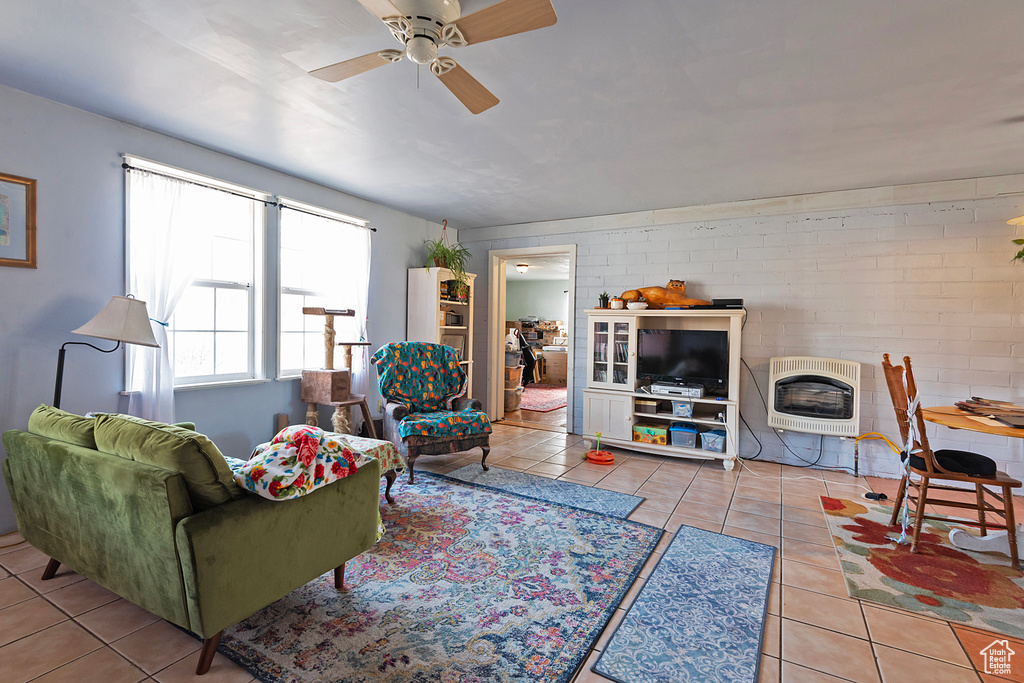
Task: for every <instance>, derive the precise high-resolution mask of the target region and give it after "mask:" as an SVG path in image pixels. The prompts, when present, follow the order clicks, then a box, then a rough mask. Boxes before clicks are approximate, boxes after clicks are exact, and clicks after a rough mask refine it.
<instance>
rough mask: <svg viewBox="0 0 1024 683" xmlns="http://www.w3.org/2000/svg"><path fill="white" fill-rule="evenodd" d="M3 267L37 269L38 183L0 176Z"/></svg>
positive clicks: (0, 229)
mask: <svg viewBox="0 0 1024 683" xmlns="http://www.w3.org/2000/svg"><path fill="white" fill-rule="evenodd" d="M0 266H14V267H16V268H35V267H36V181H35V180H33V179H31V178H22V177H20V176H16V175H6V174H4V173H0Z"/></svg>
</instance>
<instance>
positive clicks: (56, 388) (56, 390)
mask: <svg viewBox="0 0 1024 683" xmlns="http://www.w3.org/2000/svg"><path fill="white" fill-rule="evenodd" d="M68 344H78V345H79V346H88V347H91V348H94V349H96V350H97V351H99V352H100V353H113V352H114V351H117V350H118V349H119V348H121V342H120V341H119V342H117V344H116V345H115V346H114V348H112V349H101V348H100V347H98V346H93V345H92V344H90V343H89V342H74V341H69V342H64V343H63V344H61V347H60V351H58V352H57V381H56V382H54V385H53V407H54V408H60V390H61V385H62V384H64V355H65V353H67V349H66V348H65V347H66V346H67V345H68Z"/></svg>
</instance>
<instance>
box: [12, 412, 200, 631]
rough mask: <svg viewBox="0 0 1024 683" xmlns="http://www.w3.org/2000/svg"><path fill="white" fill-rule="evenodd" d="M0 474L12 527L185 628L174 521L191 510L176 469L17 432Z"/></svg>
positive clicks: (72, 566)
mask: <svg viewBox="0 0 1024 683" xmlns="http://www.w3.org/2000/svg"><path fill="white" fill-rule="evenodd" d="M3 441H4V446H5V447H6V449H7V459H6V460H5V461H4V465H3V470H4V477H5V478H6V479H7V487H8V490H9V491H10V493H11V499H12V502H13V504H14V513H15V516H16V517H17V520H18V528H19V529H20V530H21V532H22V534H23V535H24V536H25V539H26V540H27V541H28V542H29V543H31V544H32V545H33V546H35V547H36V548H38V549H39V550H41V551H43V552H44V553H46V554H47V555H49V556H50V557H52V558H53V559H55V560H57V561H58V562H60V563H61V564H63V565H65V566H67V567H68V568H70V569H73V570H74V571H76V572H78V573H79V574H81V575H83V576H86V577H88V578H90V579H92V580H93V581H95V582H96V583H98V584H100V585H101V586H104V587H105V588H108V589H109V590H111V591H113V592H114V593H117V594H118V595H120V596H122V597H124V598H127V599H128V600H130V601H131V602H134V603H135V604H137V605H139V606H141V607H144V608H145V609H147V610H149V611H150V612H153V613H154V614H156V615H158V616H161V617H163V618H164V619H167V620H168V621H171V622H174V623H175V624H178V625H179V626H183V627H186V628H187V627H188V626H189V622H188V612H187V610H186V608H185V603H184V601H183V599H182V596H183V595H184V587H183V584H182V580H181V572H180V571H179V566H178V553H177V547H176V545H175V541H174V526H175V524H176V523H177V522H178V520H179V519H182V518H185V517H186V516H187V515H189V514H191V513H192V505H191V503H190V501H189V497H188V493H187V491H186V490H185V480H184V478H183V477H182V476H181V475H180V474H179V473H177V472H174V471H172V470H168V469H164V468H162V467H156V466H154V465H147V464H145V463H141V462H135V461H134V460H128V459H127V458H121V457H118V456H116V455H108V454H106V453H100V452H99V451H95V450H93V449H91V448H83V447H81V446H74V445H72V444H69V443H65V442H63V441H57V440H55V439H49V438H46V437H42V436H38V435H36V434H30V433H28V432H22V431H17V430H11V431H8V432H5V433H4V435H3Z"/></svg>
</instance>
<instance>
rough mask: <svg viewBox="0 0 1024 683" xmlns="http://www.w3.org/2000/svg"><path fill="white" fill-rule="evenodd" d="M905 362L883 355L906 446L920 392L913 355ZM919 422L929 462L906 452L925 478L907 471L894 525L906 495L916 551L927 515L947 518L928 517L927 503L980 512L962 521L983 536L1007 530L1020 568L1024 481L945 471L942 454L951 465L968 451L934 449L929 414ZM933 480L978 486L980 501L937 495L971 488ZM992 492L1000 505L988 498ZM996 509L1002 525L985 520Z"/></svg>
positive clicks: (920, 446)
mask: <svg viewBox="0 0 1024 683" xmlns="http://www.w3.org/2000/svg"><path fill="white" fill-rule="evenodd" d="M903 363H904V365H903V366H899V365H896V366H894V365H892V363H891V362H890V361H889V354H885V356H884V358H883V359H882V370H883V371H884V372H885V381H886V384H888V385H889V395H890V396H891V397H892V406H893V408H894V409H895V410H896V421H897V422H898V423H899V426H900V435H901V436H902V437H903V444H906V442H907V437H908V435H909V433H910V421H909V418H910V416H909V415H908V414H907V407H908V405H909V402H908V398H909V399H914V398H916V397H917V395H918V392H917V384H916V382H914V371H913V369H912V368H911V366H910V356H905V357H904V358H903ZM904 372H906V375H907V382H906V386H904V384H903V373H904ZM908 393H909V396H908ZM916 424H917V434H918V438H919V441H915V442H914V450H913V455H914V456H917V457H919V458H920V459H921V461H923V462H919V463H918V465H923V467H922V466H918V465H915V463H914V461H915V460H917V458H913V457H912V456H910V455H909V454H905V457H912V459H911V464H910V468H909V470H910V474H911V475H917V476H918V477H919V478H920V481H919V482H915V481H914V480H913V479H912V478H911V477H910V476H909V475H907V474H904V475H903V478H902V479H901V480H900V487H899V490H898V491H897V493H896V501H895V506H894V507H893V510H892V518H891V519H890V520H889V525H890V526H892V525H894V524H896V520H897V517H898V516H899V513H900V509H901V507H902V506H903V498H904V496H906V497H907V498H908V499H909V500H910V501H912V502H913V504H914V509H915V513H916V514H915V518H914V541H913V544H912V545H911V546H910V552H912V553H916V552H917V539H918V537H919V536H920V535H921V523H922V522H923V521H924V520H926V519H942V517H938V516H935V515H926V514H925V513H924V508H925V505H947V506H949V507H954V508H965V509H968V510H976V511H977V513H978V521H977V522H973V521H970V520H962V519H957V520H956V522H957V524H966V525H968V526H974V527H978V528H980V529H981V535H982V536H985V535H986V534H987V533H988V530H989V529H1006V530H1007V536H1008V540H1009V541H1010V558H1011V559H1012V560H1013V568H1014V569H1017V570H1020V561H1019V559H1018V558H1017V526H1016V524H1015V523H1014V520H1013V495H1012V489H1015V488H1020V486H1021V482H1019V481H1018V480H1016V479H1013V478H1012V477H1009V476H1007V475H1006V473H1005V472H1000V471H999V470H996V472H995V473H994V474H992V475H989V476H983V475H972V474H963V473H961V472H955V471H952V470H950V469H944V468H943V467H942V466H940V465H939V462H938V460H939V458H942V459H943V460H944V461H945V462H946V463H947V465H948V464H949V461H948V460H945V458H946V457H948V458H950V459H952V460H956V459H957V457H958V456H960V455H965V454H964V453H962V452H959V451H937V452H936V451H932V449H931V446H929V445H928V436H927V434H926V433H925V426H924V418H923V417H922V416H921V411H920V410H918V411H917V413H916ZM937 455H938V457H937ZM966 455H973V454H966ZM975 457H976V456H975ZM933 480H938V481H955V482H963V483H967V484H973V485H974V489H975V493H976V502H974V503H965V502H962V501H956V500H945V499H939V498H934V497H932V496H931V495H930V494H931V493H932V491H935V490H940V491H959V492H963V493H969V491H965V490H964V489H962V488H957V487H955V486H947V485H943V484H933V483H932V481H933ZM987 486H991V487H993V488H999V489H1002V495H999V494H998V493H996V492H994V491H991V490H989V489H987V488H985V487H987ZM909 488H913V489H914V492H915V493H916V495H912V494H911V492H910V490H909ZM986 494H987V495H988V496H990V497H991V498H992V500H993V501H994V503H997V504H998V505H996V504H993V503H990V502H989V501H988V500H986V498H985V496H986ZM990 512H991V513H995V514H996V515H998V516H999V517H1002V518H1003V521H1004V523H1003V524H999V523H991V522H989V521H987V520H986V519H985V514H986V513H990Z"/></svg>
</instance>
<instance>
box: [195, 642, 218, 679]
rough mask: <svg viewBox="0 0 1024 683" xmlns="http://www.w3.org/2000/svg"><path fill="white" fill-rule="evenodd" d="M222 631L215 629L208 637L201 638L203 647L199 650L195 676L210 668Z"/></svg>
mask: <svg viewBox="0 0 1024 683" xmlns="http://www.w3.org/2000/svg"><path fill="white" fill-rule="evenodd" d="M222 635H224V631H217V633H215V634H213V635H212V636H210V637H209V638H205V639H204V640H203V649H202V650H200V651H199V664H197V665H196V676H202V675H203V674H204V673H206V672H207V671H209V670H210V665H211V664H213V656H214V655H215V654H217V646H218V645H220V637H221V636H222Z"/></svg>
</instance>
